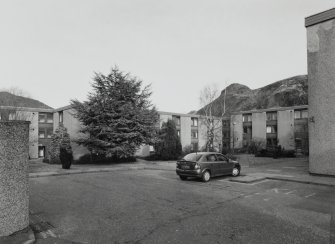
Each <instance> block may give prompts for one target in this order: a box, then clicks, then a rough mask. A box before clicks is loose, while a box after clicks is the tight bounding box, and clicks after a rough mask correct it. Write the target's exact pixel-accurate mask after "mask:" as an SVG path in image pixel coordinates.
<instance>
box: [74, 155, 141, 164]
mask: <svg viewBox="0 0 335 244" xmlns="http://www.w3.org/2000/svg"><path fill="white" fill-rule="evenodd" d="M126 162H127V163H128V162H136V158H135V157H127V158H119V157H116V156H111V157H107V156H106V155H103V154H94V153H87V154H84V155H83V156H81V157H80V158H79V159H78V160H76V161H75V163H76V164H112V163H126Z"/></svg>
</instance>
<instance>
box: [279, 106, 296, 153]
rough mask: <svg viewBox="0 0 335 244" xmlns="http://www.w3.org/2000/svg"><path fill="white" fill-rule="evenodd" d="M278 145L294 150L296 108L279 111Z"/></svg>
mask: <svg viewBox="0 0 335 244" xmlns="http://www.w3.org/2000/svg"><path fill="white" fill-rule="evenodd" d="M278 145H281V146H282V147H283V148H285V149H287V150H294V149H295V143H294V110H284V111H278Z"/></svg>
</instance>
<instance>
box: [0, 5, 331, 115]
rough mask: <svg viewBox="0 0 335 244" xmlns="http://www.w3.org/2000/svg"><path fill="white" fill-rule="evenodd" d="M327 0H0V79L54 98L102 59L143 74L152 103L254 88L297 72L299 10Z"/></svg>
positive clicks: (79, 87) (78, 92) (58, 103)
mask: <svg viewBox="0 0 335 244" xmlns="http://www.w3.org/2000/svg"><path fill="white" fill-rule="evenodd" d="M334 7H335V2H334V0H280V1H278V0H207V1H205V0H159V1H157V0H52V1H51V0H29V1H27V0H21V1H17V0H2V1H1V2H0V30H1V36H0V67H1V68H0V88H9V87H19V88H20V89H22V90H24V91H25V92H26V93H28V94H29V95H30V97H32V98H34V99H37V100H40V101H41V102H43V103H45V104H47V105H49V106H51V107H53V108H58V107H62V106H66V105H68V104H69V103H70V100H71V99H78V100H80V101H85V100H86V99H87V95H88V93H89V92H90V91H91V90H92V89H91V83H92V79H93V77H94V72H101V73H103V74H108V73H109V72H110V70H111V68H112V67H114V66H118V67H119V69H120V70H122V71H125V72H129V73H131V74H132V75H133V76H136V77H138V78H139V79H141V80H142V81H143V84H144V85H147V84H151V88H152V92H153V94H152V97H151V99H152V102H153V104H155V105H156V107H157V109H158V110H160V111H170V112H176V113H187V112H189V111H191V110H197V109H199V108H200V103H199V96H200V91H201V90H202V89H203V88H204V87H205V86H206V85H210V84H217V85H218V87H219V88H220V89H224V88H225V86H226V85H229V84H232V83H240V84H244V85H246V86H248V87H250V88H251V89H256V88H259V87H262V86H265V85H267V84H270V83H272V82H275V81H278V80H281V79H285V78H288V77H291V76H295V75H302V74H306V73H307V55H306V54H307V51H306V29H305V27H304V18H305V17H307V16H310V15H313V14H316V13H319V12H321V11H324V10H328V9H330V8H334Z"/></svg>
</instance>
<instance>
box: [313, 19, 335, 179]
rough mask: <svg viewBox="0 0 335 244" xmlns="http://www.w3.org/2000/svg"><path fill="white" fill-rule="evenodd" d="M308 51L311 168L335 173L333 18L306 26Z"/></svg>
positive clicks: (319, 171) (323, 172)
mask: <svg viewBox="0 0 335 244" xmlns="http://www.w3.org/2000/svg"><path fill="white" fill-rule="evenodd" d="M315 17H317V16H315ZM307 51H308V103H309V108H308V110H309V119H310V120H309V124H308V130H309V170H310V172H311V173H316V174H329V175H335V161H334V158H335V146H334V145H335V108H334V104H335V96H334V93H335V62H334V60H335V20H334V19H333V20H328V21H325V22H323V23H320V24H316V25H313V26H310V27H308V28H307Z"/></svg>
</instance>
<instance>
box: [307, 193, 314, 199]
mask: <svg viewBox="0 0 335 244" xmlns="http://www.w3.org/2000/svg"><path fill="white" fill-rule="evenodd" d="M315 194H316V193H312V194H309V195H307V196H305V198H309V197H312V196H314V195H315Z"/></svg>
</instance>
